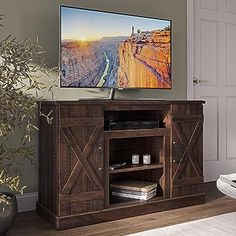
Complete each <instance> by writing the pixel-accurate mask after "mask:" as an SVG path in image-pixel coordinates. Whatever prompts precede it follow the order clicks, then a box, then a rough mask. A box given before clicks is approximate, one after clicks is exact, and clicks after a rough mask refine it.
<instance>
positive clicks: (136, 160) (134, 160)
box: [132, 154, 139, 165]
mask: <svg viewBox="0 0 236 236" xmlns="http://www.w3.org/2000/svg"><path fill="white" fill-rule="evenodd" d="M132 164H133V165H137V164H139V154H132Z"/></svg>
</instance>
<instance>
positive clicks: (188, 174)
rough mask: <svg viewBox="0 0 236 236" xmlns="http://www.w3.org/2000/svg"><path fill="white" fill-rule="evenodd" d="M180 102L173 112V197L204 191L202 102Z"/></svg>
mask: <svg viewBox="0 0 236 236" xmlns="http://www.w3.org/2000/svg"><path fill="white" fill-rule="evenodd" d="M179 106H180V105H179ZM179 106H178V105H175V107H174V108H173V114H172V144H171V145H172V197H179V196H184V195H191V194H197V193H201V192H203V189H202V183H203V161H202V158H203V153H202V145H203V144H202V142H203V136H202V134H203V114H202V109H201V107H202V105H199V106H200V107H199V109H196V106H194V109H192V108H191V106H190V107H188V108H186V107H185V109H183V110H182V109H181V108H180V107H179ZM190 114H191V115H190Z"/></svg>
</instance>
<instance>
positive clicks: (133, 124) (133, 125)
mask: <svg viewBox="0 0 236 236" xmlns="http://www.w3.org/2000/svg"><path fill="white" fill-rule="evenodd" d="M154 128H160V121H159V120H136V121H111V120H110V121H109V123H108V129H109V130H126V129H154Z"/></svg>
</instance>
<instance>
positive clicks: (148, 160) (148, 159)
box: [143, 154, 151, 164]
mask: <svg viewBox="0 0 236 236" xmlns="http://www.w3.org/2000/svg"><path fill="white" fill-rule="evenodd" d="M143 164H151V155H150V154H143Z"/></svg>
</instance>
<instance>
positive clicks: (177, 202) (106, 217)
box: [36, 193, 205, 230]
mask: <svg viewBox="0 0 236 236" xmlns="http://www.w3.org/2000/svg"><path fill="white" fill-rule="evenodd" d="M203 203H205V194H204V193H202V194H198V195H189V196H185V197H179V198H172V199H162V200H159V201H155V202H152V201H151V202H148V201H147V202H144V203H143V204H140V203H139V204H138V205H135V204H134V205H129V206H126V207H122V210H121V208H120V207H110V208H107V209H104V210H101V211H94V212H90V213H84V214H76V215H71V216H65V217H63V216H62V217H57V216H55V215H54V214H53V213H52V212H50V211H49V210H47V209H46V208H44V207H43V206H42V205H41V204H40V203H37V209H36V212H37V214H38V215H40V216H41V217H43V218H44V219H47V221H48V222H50V223H51V224H52V225H53V226H54V227H55V228H56V229H57V230H65V229H70V228H74V227H81V226H85V225H91V224H97V223H102V222H108V221H113V220H119V219H123V218H127V217H133V216H138V215H146V214H151V213H155V212H160V211H165V210H171V209H176V208H180V207H187V206H193V205H197V204H203Z"/></svg>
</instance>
